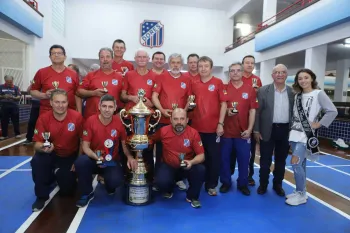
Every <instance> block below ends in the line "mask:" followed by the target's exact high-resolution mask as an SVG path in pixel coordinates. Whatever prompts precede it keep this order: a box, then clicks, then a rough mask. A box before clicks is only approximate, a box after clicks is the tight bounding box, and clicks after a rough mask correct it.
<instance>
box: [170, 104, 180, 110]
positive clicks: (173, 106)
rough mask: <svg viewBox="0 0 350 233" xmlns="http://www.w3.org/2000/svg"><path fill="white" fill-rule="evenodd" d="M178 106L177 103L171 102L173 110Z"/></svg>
mask: <svg viewBox="0 0 350 233" xmlns="http://www.w3.org/2000/svg"><path fill="white" fill-rule="evenodd" d="M178 106H179V105H178V104H175V103H172V104H171V108H172V109H173V110H175V109H176V108H177V107H178Z"/></svg>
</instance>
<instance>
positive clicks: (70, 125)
mask: <svg viewBox="0 0 350 233" xmlns="http://www.w3.org/2000/svg"><path fill="white" fill-rule="evenodd" d="M74 129H75V125H74V123H69V124H68V131H71V132H72V131H74Z"/></svg>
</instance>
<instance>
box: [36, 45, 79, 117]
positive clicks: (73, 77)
mask: <svg viewBox="0 0 350 233" xmlns="http://www.w3.org/2000/svg"><path fill="white" fill-rule="evenodd" d="M49 53H50V59H51V62H52V65H51V66H48V67H45V68H42V69H40V70H38V72H37V73H36V74H35V77H34V80H33V84H32V88H31V91H30V94H31V95H32V96H33V97H34V98H36V99H40V114H43V113H44V112H47V111H50V110H51V109H52V107H51V105H50V96H51V92H52V91H53V90H54V89H56V88H60V89H63V90H65V91H66V92H67V95H68V107H69V108H70V109H73V110H77V111H78V112H80V113H81V109H82V101H81V99H80V97H78V96H76V90H77V87H78V85H79V77H78V75H77V73H76V72H75V71H74V70H71V69H69V68H67V67H66V66H65V65H64V61H65V60H66V50H65V49H64V48H63V47H62V46H61V45H53V46H51V48H50V50H49Z"/></svg>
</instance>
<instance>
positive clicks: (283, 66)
mask: <svg viewBox="0 0 350 233" xmlns="http://www.w3.org/2000/svg"><path fill="white" fill-rule="evenodd" d="M279 67H281V68H283V69H284V70H285V71H286V73H288V68H287V66H285V65H283V64H277V65H276V66H275V67H273V69H272V73H275V71H276V69H277V68H279Z"/></svg>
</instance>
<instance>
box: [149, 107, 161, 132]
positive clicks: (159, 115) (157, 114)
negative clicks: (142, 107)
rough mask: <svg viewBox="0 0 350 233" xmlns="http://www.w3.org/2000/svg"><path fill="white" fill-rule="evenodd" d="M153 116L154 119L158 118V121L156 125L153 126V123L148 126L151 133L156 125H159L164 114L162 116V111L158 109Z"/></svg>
mask: <svg viewBox="0 0 350 233" xmlns="http://www.w3.org/2000/svg"><path fill="white" fill-rule="evenodd" d="M152 116H153V117H154V118H158V120H157V122H156V123H154V124H151V123H150V124H149V125H148V131H150V130H151V129H152V128H155V127H156V125H158V123H159V121H160V118H161V116H162V114H161V113H160V111H159V110H158V109H157V110H155V112H154V114H153V115H152Z"/></svg>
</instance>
